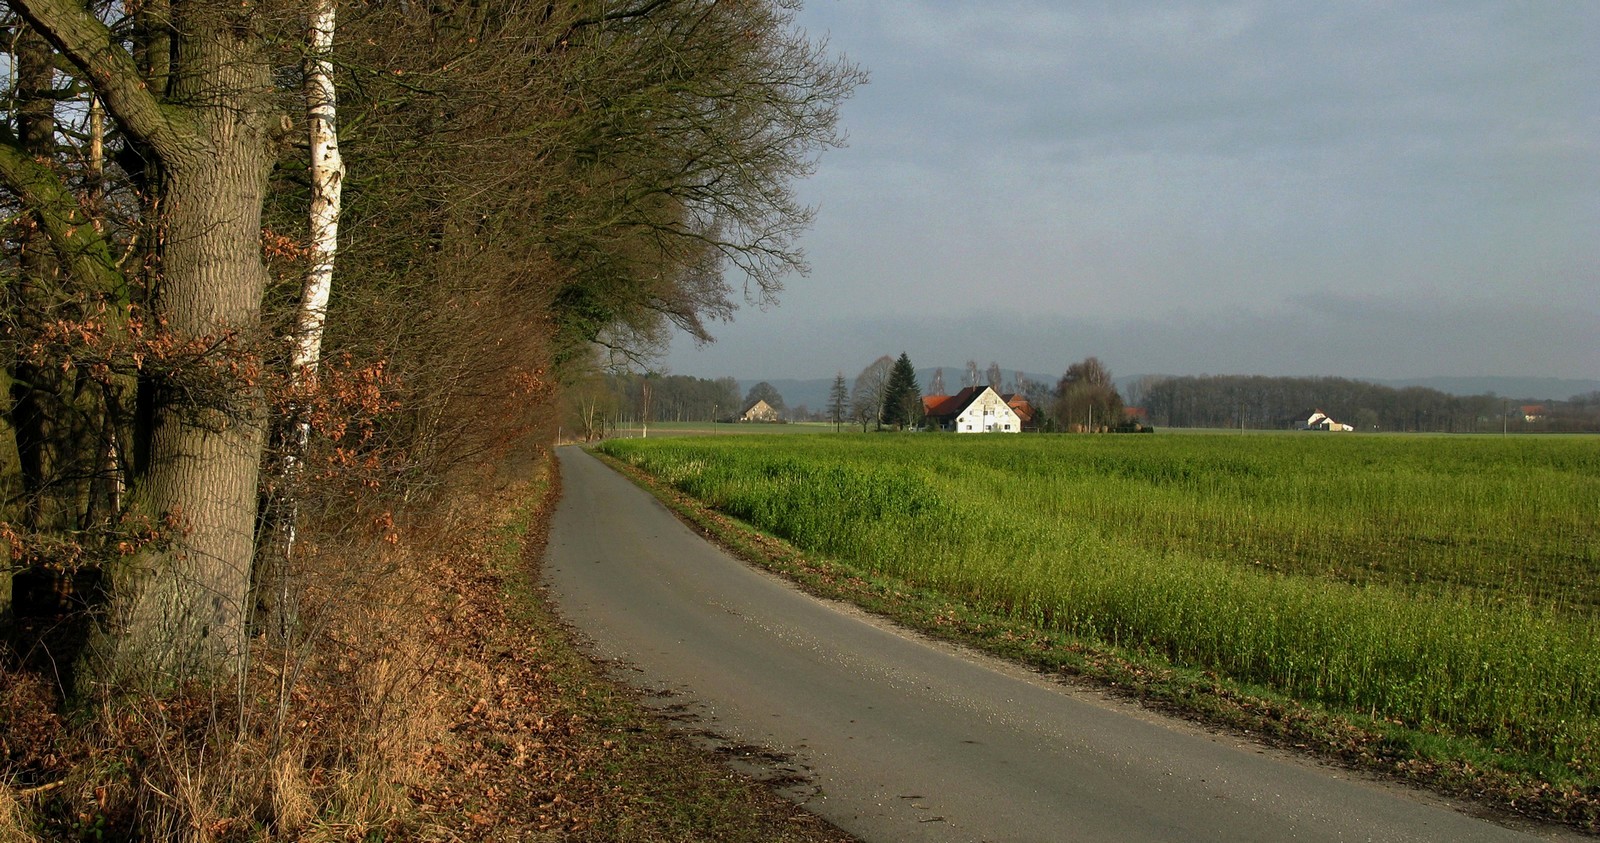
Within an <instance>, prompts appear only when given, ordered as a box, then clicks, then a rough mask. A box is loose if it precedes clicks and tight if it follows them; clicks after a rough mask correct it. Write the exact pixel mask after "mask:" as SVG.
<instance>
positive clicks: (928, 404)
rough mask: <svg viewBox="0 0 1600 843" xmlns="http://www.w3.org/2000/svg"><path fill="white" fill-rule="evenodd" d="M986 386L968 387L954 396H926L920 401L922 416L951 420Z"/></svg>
mask: <svg viewBox="0 0 1600 843" xmlns="http://www.w3.org/2000/svg"><path fill="white" fill-rule="evenodd" d="M985 389H988V387H986V386H969V387H967V388H965V389H963V390H961V391H960V392H957V393H956V394H954V395H928V396H924V397H923V399H922V414H923V415H925V416H932V417H937V418H953V417H955V416H958V415H960V414H961V411H962V410H965V409H966V408H967V405H968V404H971V403H972V401H973V399H975V398H977V397H978V395H979V394H981V393H982V392H983V391H984V390H985Z"/></svg>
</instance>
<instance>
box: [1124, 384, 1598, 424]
mask: <svg viewBox="0 0 1600 843" xmlns="http://www.w3.org/2000/svg"><path fill="white" fill-rule="evenodd" d="M1132 391H1133V392H1136V393H1137V398H1136V400H1137V402H1138V403H1139V405H1140V406H1142V407H1143V408H1144V410H1145V412H1146V413H1147V414H1148V417H1149V419H1150V421H1151V422H1152V423H1154V424H1156V425H1160V426H1171V427H1219V428H1243V429H1247V430H1275V429H1281V428H1284V427H1287V426H1290V425H1291V424H1292V423H1293V422H1295V421H1296V420H1304V419H1305V417H1306V416H1307V415H1308V414H1309V413H1310V412H1311V411H1312V410H1322V411H1323V412H1325V413H1327V414H1328V415H1330V416H1332V417H1333V418H1335V419H1337V420H1338V421H1341V422H1344V423H1346V424H1349V425H1351V426H1352V427H1354V428H1355V429H1356V430H1358V431H1362V430H1365V431H1377V430H1382V431H1402V432H1404V431H1410V432H1431V433H1485V432H1500V431H1506V430H1516V431H1532V430H1551V431H1560V430H1570V431H1577V430H1600V415H1597V414H1596V412H1595V411H1596V410H1597V409H1600V407H1597V402H1594V401H1593V400H1586V399H1585V398H1582V397H1580V398H1578V399H1576V400H1573V401H1566V402H1549V403H1546V404H1544V405H1541V407H1542V410H1541V412H1539V413H1537V414H1532V415H1536V417H1535V418H1532V419H1530V418H1528V416H1529V415H1530V414H1529V413H1524V412H1523V407H1524V405H1525V404H1526V403H1527V402H1524V401H1515V400H1511V399H1508V398H1504V397H1501V396H1496V395H1470V396H1458V395H1451V394H1448V393H1445V392H1441V391H1439V390H1436V389H1429V388H1427V387H1420V386H1411V387H1403V388H1398V389H1397V388H1394V387H1390V386H1384V385H1381V384H1374V383H1369V382H1366V381H1359V380H1351V379H1348V378H1336V377H1268V376H1261V375H1205V376H1185V377H1151V378H1146V379H1144V380H1143V381H1142V382H1141V383H1139V384H1136V385H1135V387H1134V389H1133V390H1132ZM1591 398H1592V396H1591Z"/></svg>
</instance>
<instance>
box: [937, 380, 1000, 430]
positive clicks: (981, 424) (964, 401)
mask: <svg viewBox="0 0 1600 843" xmlns="http://www.w3.org/2000/svg"><path fill="white" fill-rule="evenodd" d="M922 409H923V416H924V417H925V418H926V419H927V421H928V424H930V425H935V426H937V427H938V428H939V429H940V430H953V431H955V432H956V433H1021V432H1022V417H1021V416H1020V415H1018V414H1017V410H1016V408H1015V407H1013V406H1012V405H1011V404H1009V403H1007V401H1006V399H1005V398H1004V397H1003V396H1001V395H1000V393H998V392H995V391H994V389H993V388H992V387H988V386H969V387H967V388H966V389H963V390H961V391H960V392H957V393H956V394H955V395H929V396H927V397H925V398H923V399H922Z"/></svg>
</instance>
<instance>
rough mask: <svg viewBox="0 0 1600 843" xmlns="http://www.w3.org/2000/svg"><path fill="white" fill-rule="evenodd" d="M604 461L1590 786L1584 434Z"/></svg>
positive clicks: (1590, 538)
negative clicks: (1561, 773)
mask: <svg viewBox="0 0 1600 843" xmlns="http://www.w3.org/2000/svg"><path fill="white" fill-rule="evenodd" d="M602 450H604V451H605V452H607V453H609V454H611V455H613V456H615V457H618V458H620V459H623V460H625V461H627V462H630V463H632V464H634V465H637V466H639V467H640V468H642V469H643V470H645V471H647V472H648V473H650V474H653V475H656V476H657V477H659V478H662V479H664V480H666V481H667V482H669V483H671V484H672V485H673V486H674V487H676V488H678V489H680V490H682V491H684V492H686V493H688V494H690V495H693V496H694V497H697V498H699V499H701V500H704V501H706V502H707V503H709V504H710V505H712V506H714V507H715V508H717V509H719V510H721V511H723V512H726V513H728V514H730V515H733V516H735V517H737V518H740V519H742V520H744V521H746V522H749V523H750V524H752V525H754V526H756V527H758V528H760V529H762V530H765V531H768V532H770V533H773V534H775V535H777V536H780V537H782V538H784V539H787V540H788V541H790V542H792V543H794V544H795V545H797V546H799V547H801V548H803V549H804V550H806V551H807V552H810V553H814V554H818V555H821V556H825V557H827V558H830V559H834V560H838V561H840V562H842V563H844V564H847V565H850V566H852V567H854V568H856V569H857V570H860V571H862V572H863V573H866V574H873V575H886V576H893V577H896V578H900V579H902V580H904V581H906V582H908V583H910V584H912V585H915V586H920V587H925V588H932V589H938V590H941V591H943V592H945V593H948V594H950V595H953V596H954V597H956V598H958V599H960V600H962V601H966V602H969V603H971V604H972V605H975V606H978V607H981V608H983V609H986V610H989V611H994V612H997V613H1000V614H1002V615H1005V616H1009V617H1012V618H1015V619H1021V620H1026V621H1028V622H1030V623H1033V624H1036V625H1037V626H1039V627H1041V628H1044V629H1048V630H1052V631H1058V632H1063V633H1066V634H1069V635H1072V636H1075V637H1077V638H1079V639H1081V640H1085V641H1091V642H1099V643H1102V644H1104V645H1108V646H1112V647H1117V648H1122V649H1124V650H1129V651H1134V652H1143V653H1148V654H1152V655H1154V656H1157V657H1159V658H1162V659H1164V660H1166V661H1168V662H1170V663H1172V664H1174V665H1178V666H1182V667H1190V668H1197V669H1203V670H1209V671H1215V672H1216V673H1218V674H1220V675H1223V676H1226V677H1229V678H1230V679H1232V680H1235V681H1238V682H1242V683H1248V684H1253V685H1258V686H1264V687H1267V688H1271V689H1274V690H1275V691H1276V692H1278V693H1282V694H1284V695H1286V696H1290V697H1293V698H1296V699H1299V700H1303V701H1306V702H1309V703H1312V704H1316V705H1320V706H1325V707H1327V708H1329V709H1332V710H1335V711H1346V712H1354V713H1360V714H1362V715H1365V716H1369V717H1373V718H1377V719H1381V720H1386V721H1389V722H1394V723H1403V724H1405V725H1406V726H1408V727H1410V728H1413V729H1416V730H1419V731H1421V732H1426V733H1433V734H1440V735H1444V736H1458V737H1466V738H1470V739H1471V740H1472V741H1474V742H1475V743H1478V744H1479V745H1482V746H1486V747H1488V748H1491V749H1493V750H1496V751H1500V752H1507V753H1512V754H1514V755H1518V756H1522V757H1526V758H1529V759H1531V760H1532V761H1533V762H1534V763H1536V764H1538V765H1539V766H1541V767H1546V768H1548V767H1551V766H1553V767H1555V768H1557V769H1559V770H1563V771H1565V774H1566V775H1568V776H1570V777H1572V778H1574V779H1576V780H1577V781H1580V782H1593V781H1594V779H1595V777H1600V658H1597V657H1596V656H1597V652H1596V641H1597V640H1600V588H1597V583H1596V574H1597V573H1600V559H1597V556H1600V527H1597V524H1596V521H1597V517H1596V516H1597V514H1600V441H1597V440H1596V439H1595V438H1593V437H1583V438H1570V439H1559V438H1537V439H1534V438H1528V439H1519V438H1511V439H1501V438H1493V437H1482V438H1477V437H1399V436H1396V437H1362V436H1329V435H1321V434H1303V435H1280V436H1237V435H1231V436H1230V435H1189V436H1181V437H1177V436H1126V437H1116V436H1098V437H1085V436H1077V437H1073V436H1016V437H959V436H950V435H927V434H924V435H878V436H863V435H841V436H807V437H794V436H770V437H751V436H743V437H736V438H735V437H727V438H695V439H659V440H657V439H652V440H645V441H639V440H628V441H614V442H608V443H606V444H605V445H603V446H602Z"/></svg>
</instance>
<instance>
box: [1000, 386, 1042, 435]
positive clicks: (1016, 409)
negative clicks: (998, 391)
mask: <svg viewBox="0 0 1600 843" xmlns="http://www.w3.org/2000/svg"><path fill="white" fill-rule="evenodd" d="M1000 398H1001V399H1002V400H1004V401H1005V402H1006V406H1007V407H1010V408H1011V411H1012V412H1013V413H1016V414H1017V418H1018V419H1021V420H1022V429H1023V430H1037V429H1038V428H1039V413H1038V411H1036V410H1034V409H1033V405H1032V404H1030V403H1028V399H1026V398H1023V397H1022V393H1020V392H1008V393H1006V394H1004V395H1002V396H1000Z"/></svg>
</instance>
